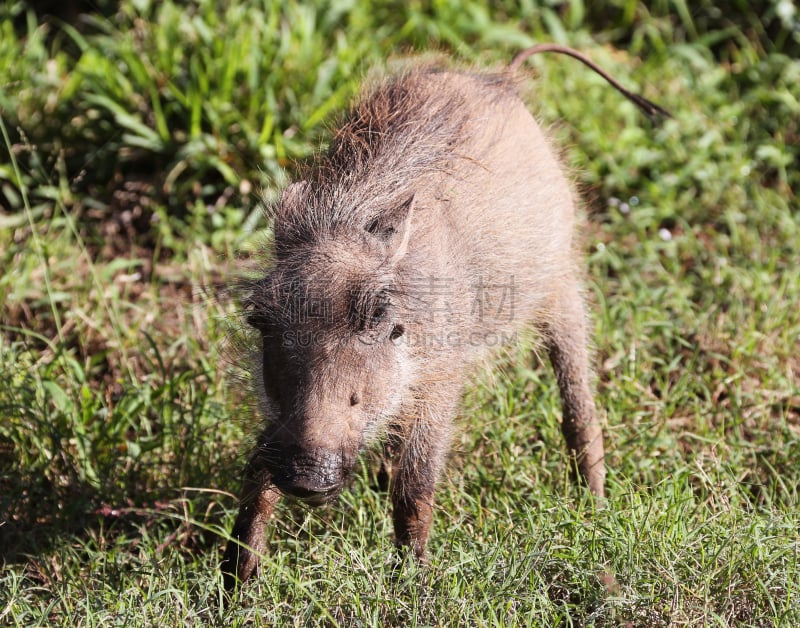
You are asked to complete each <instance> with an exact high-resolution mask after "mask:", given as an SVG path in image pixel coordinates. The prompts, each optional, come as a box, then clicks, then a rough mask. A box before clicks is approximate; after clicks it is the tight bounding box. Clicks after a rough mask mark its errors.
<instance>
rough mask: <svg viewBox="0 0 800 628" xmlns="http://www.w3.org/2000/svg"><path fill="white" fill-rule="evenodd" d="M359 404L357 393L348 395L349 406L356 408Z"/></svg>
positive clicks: (359, 398)
mask: <svg viewBox="0 0 800 628" xmlns="http://www.w3.org/2000/svg"><path fill="white" fill-rule="evenodd" d="M359 403H361V397H359V396H358V393H357V392H354V393H353V394H352V395H350V405H351V406H357V405H358V404H359Z"/></svg>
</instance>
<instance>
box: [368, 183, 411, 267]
mask: <svg viewBox="0 0 800 628" xmlns="http://www.w3.org/2000/svg"><path fill="white" fill-rule="evenodd" d="M413 209H414V195H413V194H412V195H411V196H409V197H408V199H406V200H405V201H403V202H402V203H400V204H399V205H396V206H395V207H393V208H391V209H389V210H387V211H384V212H381V213H380V214H379V215H378V216H376V217H375V218H373V219H372V220H371V221H370V222H369V223H367V225H366V227H365V229H366V231H367V232H368V233H371V234H373V235H375V236H377V237H378V238H380V239H381V240H383V242H384V244H385V246H386V250H387V253H388V257H390V258H391V263H392V264H395V263H397V262H398V261H400V260H401V259H402V258H403V256H405V254H406V251H407V250H408V238H409V236H410V235H411V213H412V210H413Z"/></svg>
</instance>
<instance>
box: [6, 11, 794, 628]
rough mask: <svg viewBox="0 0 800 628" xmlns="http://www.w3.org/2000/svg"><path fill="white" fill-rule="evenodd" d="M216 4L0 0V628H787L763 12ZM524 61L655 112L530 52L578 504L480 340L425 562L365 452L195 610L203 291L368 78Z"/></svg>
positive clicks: (248, 427) (787, 342) (231, 344)
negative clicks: (634, 93)
mask: <svg viewBox="0 0 800 628" xmlns="http://www.w3.org/2000/svg"><path fill="white" fill-rule="evenodd" d="M216 4H217V3H212V2H205V1H203V0H200V1H198V2H195V3H191V4H188V5H184V4H177V3H174V2H161V3H151V2H122V3H120V4H119V6H118V7H116V8H111V9H110V10H107V11H106V16H107V17H102V16H100V15H99V14H97V15H92V16H90V17H89V18H86V19H85V20H83V21H82V22H80V23H78V24H73V25H70V24H66V25H59V24H58V23H55V22H50V23H49V24H44V23H42V22H41V21H40V20H39V19H38V18H37V17H36V16H35V15H34V14H33V13H32V12H30V11H28V10H27V9H26V6H27V5H26V4H25V3H21V2H9V3H6V4H5V5H3V7H0V131H2V137H3V139H2V141H0V156H1V157H0V548H1V549H2V554H0V556H1V557H2V572H0V623H3V624H8V625H19V626H35V625H48V626H49V625H64V626H67V625H69V626H72V625H85V626H94V625H108V624H119V625H142V626H148V625H153V624H156V623H160V624H164V625H175V624H179V623H182V624H189V625H205V624H212V625H213V624H226V625H227V624H232V625H275V624H276V623H277V624H280V625H290V626H291V625H298V626H300V625H308V624H311V625H342V626H352V625H364V626H386V625H392V626H439V625H442V626H447V625H475V626H494V625H497V626H506V625H531V626H547V625H606V626H611V625H636V626H654V625H682V624H688V625H718V626H728V625H747V626H750V625H763V626H772V625H778V626H794V625H798V624H800V564H798V562H799V554H800V514H798V513H800V495H798V486H800V465H799V464H798V460H800V358H798V348H799V347H800V309H798V307H797V303H799V302H800V265H798V263H797V260H798V254H797V249H798V245H799V244H800V201H798V197H797V194H798V191H800V126H798V120H800V87H798V86H800V61H798V58H800V39H799V38H798V36H797V33H798V32H800V31H798V28H799V27H800V15H798V13H797V11H796V9H794V7H793V5H792V3H786V2H779V1H772V0H767V1H765V2H761V3H757V4H756V5H752V3H748V4H745V3H739V2H723V1H719V2H714V3H712V2H705V3H701V4H700V5H698V7H695V6H694V5H692V6H690V5H688V4H687V3H684V2H679V1H677V0H671V1H667V0H664V1H658V2H653V3H648V5H647V7H645V6H644V5H643V4H642V3H636V2H629V1H627V0H615V1H614V2H610V3H605V4H603V5H602V7H603V8H602V9H601V8H599V7H600V6H601V5H600V4H597V3H596V4H595V5H592V6H589V4H588V3H586V4H584V3H583V2H580V1H573V2H567V3H561V4H555V3H551V2H547V3H542V4H541V5H540V4H539V3H534V2H497V3H492V8H491V9H490V8H487V7H486V6H484V4H483V3H480V2H477V1H472V0H464V1H463V2H457V1H455V0H452V1H442V2H435V3H430V4H428V3H421V2H412V3H377V2H368V1H360V2H357V1H353V2H322V1H321V0H320V1H319V2H310V3H299V2H289V3H277V2H255V1H251V0H242V1H240V2H236V3H228V4H227V5H226V6H227V8H224V9H218V8H217V7H216ZM103 6H104V7H106V8H108V5H107V4H104V5H103ZM793 11H794V12H793ZM543 40H556V41H562V42H565V43H570V44H572V45H574V46H576V47H579V48H581V49H584V50H585V51H587V52H588V53H589V54H590V55H591V56H592V57H593V58H594V59H595V60H597V61H598V62H600V63H601V64H602V65H603V66H604V67H606V68H607V69H609V70H610V71H612V73H614V74H615V75H616V76H617V77H619V78H621V80H622V81H623V82H624V83H626V84H628V85H632V86H633V85H640V86H642V89H643V91H644V93H645V95H646V96H648V97H650V98H652V99H654V100H656V101H657V102H659V103H660V104H662V105H664V106H665V107H666V108H667V109H669V110H670V111H671V112H672V113H673V115H674V118H673V119H671V120H666V121H662V122H661V123H658V124H656V125H653V124H651V123H650V122H648V121H647V120H645V119H643V118H642V117H641V115H640V114H638V113H637V112H636V110H635V109H634V108H633V107H632V106H631V105H630V104H628V103H626V102H624V101H623V100H622V99H621V98H620V96H619V95H618V94H616V93H615V92H614V91H613V90H611V89H610V88H609V87H608V86H606V85H605V84H604V83H603V82H602V81H601V80H600V79H598V78H597V77H596V76H594V75H592V74H591V73H590V72H588V71H585V70H584V69H583V68H582V67H580V66H577V67H576V65H575V64H574V63H573V62H572V61H570V60H567V59H563V58H544V57H542V58H537V59H535V60H534V61H531V62H530V64H529V65H530V68H531V74H534V75H537V76H538V80H536V81H533V82H531V84H530V86H529V88H530V89H529V92H530V94H529V96H530V97H529V101H530V103H531V108H532V110H533V111H535V112H536V114H537V116H538V117H539V118H540V119H541V120H542V121H543V122H544V123H545V124H547V125H548V126H549V127H550V130H551V134H552V135H553V137H554V138H555V140H556V141H557V142H558V143H559V144H560V145H561V146H564V147H565V148H564V158H565V161H566V163H567V164H568V165H569V166H570V167H571V168H572V169H573V171H574V178H575V181H576V187H577V188H578V189H580V191H581V192H582V193H583V196H584V198H585V199H586V210H587V220H586V224H585V228H584V230H583V243H584V250H585V251H586V255H587V264H586V266H587V272H586V276H587V287H588V293H589V296H590V298H591V301H592V305H593V306H592V310H593V319H594V325H595V335H594V346H595V356H594V364H595V368H596V372H597V382H596V388H597V401H598V405H599V407H600V408H601V409H602V413H603V416H604V421H605V432H606V437H607V443H608V444H607V461H608V466H609V481H608V494H609V497H608V503H607V507H606V508H604V509H601V510H596V509H595V508H593V506H592V504H591V503H590V501H589V500H588V499H587V497H586V495H584V494H583V492H582V491H581V490H580V489H577V488H576V487H574V486H573V485H572V484H571V482H570V481H569V478H568V475H569V474H568V467H567V464H566V462H565V459H564V447H563V444H562V441H561V437H560V432H559V425H558V393H557V390H556V388H555V384H554V381H553V378H552V377H551V374H550V372H549V370H548V369H547V368H546V367H542V365H540V364H538V363H536V362H535V361H534V362H533V363H531V361H530V359H529V357H528V354H527V352H526V351H525V350H524V349H519V350H512V351H510V352H509V355H506V356H502V357H499V358H498V359H497V364H496V367H495V368H494V369H493V370H491V371H490V372H482V373H478V374H477V375H476V378H475V381H474V384H473V385H472V386H471V387H470V390H469V391H468V392H467V395H466V398H465V402H464V407H463V411H462V413H461V414H462V416H461V419H460V421H459V426H460V430H459V433H458V437H457V438H456V443H455V448H454V453H453V456H452V459H451V463H450V466H449V469H448V472H447V474H446V476H445V478H444V479H443V481H442V483H441V487H440V490H439V493H438V496H437V499H438V509H437V515H436V521H435V529H434V533H433V537H432V540H431V544H430V552H431V557H430V564H429V565H428V566H419V565H415V564H413V563H411V562H405V563H401V564H399V565H398V564H397V563H396V556H395V554H394V550H393V546H392V542H391V527H392V526H391V520H390V517H389V514H388V505H387V501H388V500H387V497H386V495H385V494H382V493H380V492H377V491H376V490H374V489H373V488H372V485H373V483H374V479H373V473H372V465H371V463H370V461H365V463H364V465H363V469H362V470H361V472H360V473H359V474H358V476H357V477H356V479H355V481H354V484H353V487H352V490H350V491H349V492H347V493H346V494H345V495H343V497H342V498H341V499H340V500H339V501H338V502H337V503H336V504H335V505H332V506H329V507H326V508H322V509H318V510H308V509H305V508H302V507H300V506H296V505H294V506H292V505H288V504H283V505H281V506H280V508H279V509H278V512H277V513H276V516H275V518H274V523H273V525H272V526H271V527H270V528H269V530H268V532H267V534H268V535H269V539H270V543H269V548H270V549H269V553H268V554H267V555H266V556H265V557H264V560H263V570H262V575H261V577H260V578H259V579H258V580H255V581H253V582H252V583H250V584H248V585H247V586H246V587H245V588H244V589H242V590H241V591H240V592H238V593H237V596H236V598H235V600H234V603H233V604H232V605H231V606H230V607H228V608H225V607H223V605H222V604H221V602H222V591H221V578H220V577H219V575H218V573H217V566H218V562H219V559H220V551H221V548H222V546H223V545H224V541H225V536H226V534H227V531H228V530H229V529H230V525H231V523H232V520H233V517H234V515H235V511H236V506H237V504H236V499H235V497H234V495H235V493H236V492H237V491H238V478H239V473H240V470H241V467H242V464H243V461H244V459H245V457H246V451H247V446H248V443H249V442H250V441H249V438H250V437H251V436H252V434H253V431H254V429H255V427H256V421H257V418H256V417H255V413H254V411H253V408H252V403H251V400H249V398H248V396H247V393H246V390H247V375H246V373H243V372H242V371H241V369H240V364H241V362H242V359H241V355H239V354H238V353H237V348H236V337H237V336H238V331H237V325H238V323H237V320H236V317H235V313H236V304H235V303H234V302H232V300H231V298H230V296H229V295H228V293H227V290H226V285H228V283H229V282H230V280H231V279H232V278H233V277H235V276H236V275H237V273H240V272H241V268H242V266H243V265H244V266H247V265H252V264H253V263H255V261H256V260H258V251H259V248H260V243H261V242H262V238H263V236H262V232H263V231H264V230H265V229H267V228H268V225H266V224H265V223H264V221H263V218H262V215H261V213H260V210H259V203H260V199H261V197H262V196H263V197H266V198H272V197H274V195H275V194H276V193H277V191H278V189H279V186H280V185H281V184H282V182H283V181H284V180H285V179H286V173H287V171H288V174H289V175H291V172H292V170H293V169H294V166H295V163H296V162H297V160H301V159H304V158H306V157H307V156H309V155H311V154H313V153H314V152H315V151H317V150H319V148H320V147H321V146H322V145H323V144H324V142H325V138H326V137H327V134H328V133H329V131H330V129H331V128H333V126H334V124H335V119H336V115H337V113H338V112H339V111H341V109H342V108H343V107H344V106H345V105H346V103H347V102H348V101H349V99H350V98H351V97H352V96H353V94H355V93H356V91H357V89H358V85H359V84H360V82H361V79H362V78H363V77H364V75H365V74H366V73H367V72H368V71H369V70H370V68H372V67H375V66H383V65H385V64H386V62H387V59H390V58H391V57H392V56H398V55H401V54H403V53H404V52H408V51H411V50H418V51H427V50H430V49H436V50H439V51H443V52H445V53H448V54H451V55H453V56H455V57H456V58H458V59H460V60H461V61H464V62H467V63H476V64H479V65H485V66H492V67H496V66H497V65H498V64H502V63H503V62H504V61H506V60H508V59H509V58H510V57H511V55H512V54H513V52H514V51H516V50H518V49H519V48H521V47H522V46H525V45H527V44H529V43H532V42H534V41H543Z"/></svg>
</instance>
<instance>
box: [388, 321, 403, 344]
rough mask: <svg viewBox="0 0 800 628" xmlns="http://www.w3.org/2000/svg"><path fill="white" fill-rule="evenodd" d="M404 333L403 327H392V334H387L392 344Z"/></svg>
mask: <svg viewBox="0 0 800 628" xmlns="http://www.w3.org/2000/svg"><path fill="white" fill-rule="evenodd" d="M404 333H406V328H405V327H403V326H402V325H395V326H394V327H392V333H390V334H389V340H391V341H392V342H394V341H395V340H397V339H398V338H400V336H402V335H403V334H404Z"/></svg>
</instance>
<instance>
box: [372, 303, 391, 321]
mask: <svg viewBox="0 0 800 628" xmlns="http://www.w3.org/2000/svg"><path fill="white" fill-rule="evenodd" d="M388 307H389V304H388V303H378V304H377V305H376V306H375V307H374V309H373V310H372V315H371V316H370V319H369V320H370V323H371V324H372V325H377V324H378V323H380V322H381V321H382V320H383V319H385V318H386V310H387V308H388Z"/></svg>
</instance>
